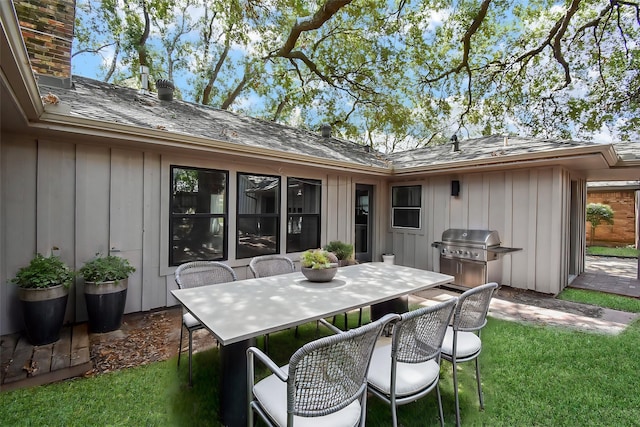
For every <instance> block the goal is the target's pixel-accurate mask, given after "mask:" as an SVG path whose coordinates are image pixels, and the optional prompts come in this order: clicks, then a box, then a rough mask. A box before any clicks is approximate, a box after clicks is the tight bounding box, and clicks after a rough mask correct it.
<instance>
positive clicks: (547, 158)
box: [393, 144, 619, 176]
mask: <svg viewBox="0 0 640 427" xmlns="http://www.w3.org/2000/svg"><path fill="white" fill-rule="evenodd" d="M589 155H598V156H600V157H601V158H602V160H603V161H604V162H606V163H607V165H608V166H609V168H613V167H615V166H616V164H618V163H619V161H618V157H617V156H616V154H615V150H614V148H613V145H612V144H602V145H601V146H599V145H590V146H580V147H571V148H561V149H557V150H553V151H540V152H538V153H526V154H514V155H504V156H499V157H482V158H480V159H473V160H463V161H458V162H449V163H439V164H435V165H430V166H428V167H424V166H414V167H407V168H400V169H396V168H394V169H393V175H394V176H411V175H416V174H423V175H424V174H425V173H428V174H442V173H451V170H452V169H455V171H456V172H468V171H473V170H485V169H494V170H495V169H501V168H503V167H505V166H517V165H522V166H530V165H536V166H540V164H542V163H549V162H557V161H558V160H579V159H584V157H585V156H589Z"/></svg>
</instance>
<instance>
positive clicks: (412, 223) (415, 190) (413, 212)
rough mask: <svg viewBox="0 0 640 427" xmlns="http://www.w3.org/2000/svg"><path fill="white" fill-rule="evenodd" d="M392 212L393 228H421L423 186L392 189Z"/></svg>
mask: <svg viewBox="0 0 640 427" xmlns="http://www.w3.org/2000/svg"><path fill="white" fill-rule="evenodd" d="M391 210H392V212H391V218H392V222H391V226H392V227H398V228H420V226H421V225H420V218H421V216H422V215H421V212H422V186H420V185H408V186H401V187H392V188H391Z"/></svg>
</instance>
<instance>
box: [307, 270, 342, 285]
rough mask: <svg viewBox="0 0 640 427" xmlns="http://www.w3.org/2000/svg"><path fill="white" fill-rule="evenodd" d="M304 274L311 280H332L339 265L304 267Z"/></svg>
mask: <svg viewBox="0 0 640 427" xmlns="http://www.w3.org/2000/svg"><path fill="white" fill-rule="evenodd" d="M301 271H302V274H304V277H306V278H307V280H308V281H310V282H330V281H332V280H333V278H334V277H335V275H336V273H337V272H338V267H329V268H310V267H302V268H301Z"/></svg>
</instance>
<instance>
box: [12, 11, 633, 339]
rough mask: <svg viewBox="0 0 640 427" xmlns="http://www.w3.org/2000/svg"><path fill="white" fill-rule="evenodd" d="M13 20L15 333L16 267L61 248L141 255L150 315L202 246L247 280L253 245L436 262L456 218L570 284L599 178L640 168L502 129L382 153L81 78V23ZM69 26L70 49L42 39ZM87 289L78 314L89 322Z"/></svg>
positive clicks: (139, 301) (544, 283)
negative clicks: (73, 47) (35, 24)
mask: <svg viewBox="0 0 640 427" xmlns="http://www.w3.org/2000/svg"><path fill="white" fill-rule="evenodd" d="M47 2H54V0H43V1H42V2H41V3H43V4H46V3H47ZM54 3H56V4H58V6H60V7H58V8H51V10H54V11H55V10H58V11H62V12H60V13H59V16H53V17H49V20H50V21H48V22H51V20H52V19H53V20H55V19H57V20H59V25H48V27H47V28H46V29H45V30H46V31H50V30H51V31H54V30H56V31H58V30H59V31H66V34H72V33H73V31H72V28H73V27H72V26H73V13H70V12H69V10H67V11H66V12H65V10H64V7H67V8H69V7H71V8H72V7H73V6H74V1H73V0H64V1H62V2H61V1H55V2H54ZM71 12H72V10H71ZM0 19H1V24H2V31H1V34H2V37H1V40H0V53H1V62H0V65H1V74H0V77H1V82H2V84H1V85H0V91H1V92H0V96H1V99H2V103H1V116H0V120H1V134H0V164H1V168H0V188H1V191H0V225H1V227H0V266H1V268H0V282H1V283H2V286H0V334H6V333H12V332H15V331H18V330H20V329H21V327H22V326H21V313H20V308H19V304H18V302H17V297H16V288H15V286H13V285H10V284H9V282H10V280H11V278H12V277H13V276H14V274H15V273H16V272H17V270H18V269H19V268H20V267H22V266H24V265H26V264H28V262H29V260H30V259H31V258H32V257H33V255H34V253H36V252H40V253H42V254H49V253H51V252H52V251H53V250H54V248H55V251H56V253H59V254H60V257H61V258H62V259H63V260H64V261H65V262H66V263H67V264H69V265H70V266H71V267H73V268H80V267H81V266H82V264H83V263H84V262H85V261H87V260H89V259H91V258H92V257H94V256H95V254H97V253H100V254H109V253H110V254H119V255H121V256H123V257H126V258H127V259H129V260H130V261H131V263H132V264H133V265H134V266H135V267H136V272H135V273H134V274H133V276H131V277H130V279H129V291H128V295H127V303H126V312H136V311H144V310H150V309H154V308H158V307H166V306H173V305H175V304H176V301H175V299H174V298H173V297H172V295H171V293H170V291H171V290H173V289H175V288H176V284H175V281H174V277H173V272H174V271H175V268H176V266H177V265H179V264H180V263H182V262H185V261H188V260H192V259H214V260H221V261H223V262H225V263H227V264H228V265H230V266H231V267H233V268H234V269H235V270H236V272H237V274H238V276H239V278H245V277H247V270H248V268H247V266H248V263H249V260H250V258H251V257H252V256H254V255H257V254H267V253H281V254H287V255H290V256H291V257H292V258H293V259H297V257H298V255H299V254H300V252H301V251H302V250H304V249H307V248H313V247H318V246H322V245H324V244H326V243H328V242H329V241H332V240H342V241H347V242H353V243H354V244H355V246H356V251H357V256H358V258H359V260H361V261H371V260H373V261H379V260H381V255H382V254H383V253H393V254H395V262H396V263H398V264H402V265H406V266H412V267H417V268H421V269H429V270H435V271H439V268H440V265H439V262H440V256H439V252H438V250H437V249H435V248H433V247H432V246H431V244H432V243H433V242H435V241H438V240H440V239H441V235H442V233H443V232H444V231H445V230H446V229H449V228H471V229H490V230H496V231H498V232H499V235H500V237H501V240H502V244H503V245H504V246H509V247H517V248H522V250H521V251H518V252H514V253H513V254H511V255H509V256H505V257H504V258H503V262H502V263H501V271H500V273H501V283H502V284H503V285H507V286H512V287H515V288H521V289H531V290H535V291H538V292H543V293H548V294H557V293H558V292H560V291H561V290H562V289H563V288H564V287H565V286H567V284H568V283H569V281H570V280H571V278H572V277H574V276H575V275H578V274H580V273H581V272H582V271H583V270H584V259H585V258H584V254H585V205H586V195H587V185H586V184H587V181H588V180H603V179H607V180H616V179H634V178H635V177H637V176H638V172H640V157H638V156H637V155H636V154H635V153H640V150H638V144H626V145H621V146H620V147H618V146H614V145H612V144H595V143H583V142H573V141H559V140H553V139H531V138H520V137H509V138H504V137H502V136H488V137H483V138H479V139H474V140H462V141H460V142H459V143H458V150H455V146H452V145H451V144H447V145H442V146H435V147H425V148H420V149H417V150H412V151H407V152H400V153H393V154H389V155H385V154H382V153H378V152H375V151H373V150H368V149H367V148H366V147H363V146H360V145H358V144H355V143H352V142H350V141H345V140H342V139H340V138H335V137H332V136H331V135H330V132H326V129H325V132H309V131H306V130H301V129H296V128H292V127H289V126H283V125H280V124H277V123H273V122H268V121H263V120H258V119H254V118H250V117H244V116H241V115H238V114H234V113H232V112H229V111H223V110H218V109H215V108H211V107H207V106H202V105H196V104H191V103H187V102H183V101H179V100H172V101H162V100H159V99H158V98H157V96H156V95H155V94H152V93H145V92H141V91H140V90H134V89H129V88H124V87H118V86H114V85H111V84H107V83H103V82H98V81H95V80H91V79H87V78H83V77H80V76H71V73H70V62H69V61H70V43H68V37H66V38H65V37H63V36H60V37H50V38H49V39H47V41H45V42H44V43H43V42H42V37H44V36H43V34H44V33H46V31H39V32H38V33H37V34H38V37H39V39H38V40H37V43H35V44H33V45H32V44H31V43H30V38H31V37H32V36H33V35H31V36H30V35H29V34H31V33H30V32H29V29H25V28H22V29H21V27H20V24H19V20H18V18H17V17H16V14H15V11H14V8H13V4H12V2H0ZM70 26H71V31H70V32H69V27H70ZM44 35H45V36H46V34H44ZM33 37H35V36H33ZM45 39H46V37H45ZM60 41H62V43H60V44H61V45H62V48H64V47H65V46H67V47H66V49H67V50H68V51H67V52H64V51H62V54H61V53H60V50H59V49H60V48H61V47H60V46H57V47H56V49H55V52H54V53H55V54H54V53H52V52H49V54H47V52H46V51H45V52H43V51H41V50H38V49H43V46H44V47H47V46H48V45H49V44H54V43H57V42H60ZM25 43H26V46H27V47H25ZM43 58H44V59H43ZM34 70H35V71H34ZM51 70H54V71H51ZM56 102H57V103H56ZM82 287H83V285H82V281H81V280H78V281H77V283H76V286H75V289H74V291H73V293H72V295H70V300H69V304H68V306H67V316H66V320H67V321H69V322H76V321H83V320H85V319H86V308H85V305H84V304H85V303H84V299H83V297H82Z"/></svg>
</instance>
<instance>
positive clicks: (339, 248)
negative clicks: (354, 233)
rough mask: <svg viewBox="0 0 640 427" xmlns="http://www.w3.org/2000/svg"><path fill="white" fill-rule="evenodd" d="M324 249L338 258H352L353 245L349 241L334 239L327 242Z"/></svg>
mask: <svg viewBox="0 0 640 427" xmlns="http://www.w3.org/2000/svg"><path fill="white" fill-rule="evenodd" d="M324 250H325V251H329V252H333V253H334V254H336V257H338V259H339V260H348V259H351V258H353V245H352V244H351V243H344V242H341V241H340V240H334V241H331V242H329V244H328V245H326V246H325V247H324Z"/></svg>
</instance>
